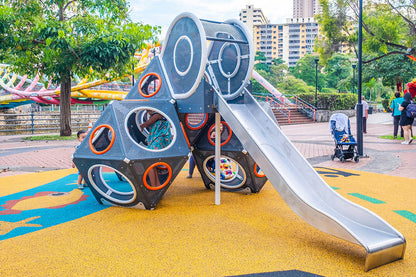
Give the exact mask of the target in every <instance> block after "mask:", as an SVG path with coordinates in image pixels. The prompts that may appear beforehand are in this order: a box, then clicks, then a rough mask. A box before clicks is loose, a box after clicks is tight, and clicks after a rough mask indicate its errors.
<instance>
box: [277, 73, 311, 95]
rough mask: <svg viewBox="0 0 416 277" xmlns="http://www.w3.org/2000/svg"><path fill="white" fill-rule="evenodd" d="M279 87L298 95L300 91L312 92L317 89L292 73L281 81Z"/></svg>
mask: <svg viewBox="0 0 416 277" xmlns="http://www.w3.org/2000/svg"><path fill="white" fill-rule="evenodd" d="M277 88H278V89H279V90H280V91H283V92H285V93H289V94H296V95H297V94H300V93H312V92H314V91H315V87H312V86H309V85H308V84H306V82H305V81H303V80H302V79H297V78H296V77H294V76H290V75H289V76H287V77H286V78H285V79H284V80H283V81H282V82H281V83H279V84H278V86H277Z"/></svg>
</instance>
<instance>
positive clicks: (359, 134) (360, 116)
mask: <svg viewBox="0 0 416 277" xmlns="http://www.w3.org/2000/svg"><path fill="white" fill-rule="evenodd" d="M362 51H363V0H360V1H359V12H358V63H357V65H358V72H357V73H358V84H357V98H358V101H357V102H358V103H357V152H358V155H359V156H360V157H362V156H363V152H364V151H363V104H362V102H361V86H362Z"/></svg>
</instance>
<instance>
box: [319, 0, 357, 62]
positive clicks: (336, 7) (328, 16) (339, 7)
mask: <svg viewBox="0 0 416 277" xmlns="http://www.w3.org/2000/svg"><path fill="white" fill-rule="evenodd" d="M347 2H348V1H344V0H320V1H319V3H320V5H321V8H322V13H320V14H318V15H316V18H317V20H318V22H319V25H320V26H321V30H322V33H323V34H324V35H325V36H324V37H322V38H321V39H319V38H318V37H316V40H315V49H316V51H317V52H318V53H319V55H320V58H321V60H322V63H326V61H327V60H328V59H329V58H330V57H331V56H332V54H333V53H336V52H339V51H340V49H341V47H342V45H345V44H350V45H351V43H353V41H351V40H350V39H351V37H350V35H351V28H350V27H351V23H350V22H349V21H348V16H347V13H348V5H347Z"/></svg>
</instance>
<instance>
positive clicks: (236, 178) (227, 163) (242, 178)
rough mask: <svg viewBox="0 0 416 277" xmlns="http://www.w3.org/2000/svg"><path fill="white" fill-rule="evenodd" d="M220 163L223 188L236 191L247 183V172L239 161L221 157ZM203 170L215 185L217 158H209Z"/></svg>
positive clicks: (205, 161)
mask: <svg viewBox="0 0 416 277" xmlns="http://www.w3.org/2000/svg"><path fill="white" fill-rule="evenodd" d="M220 161H221V163H220V181H221V187H223V188H228V189H236V188H240V187H241V186H243V185H244V184H245V183H246V179H247V176H246V172H245V171H244V168H243V167H242V166H241V165H240V164H239V163H238V162H237V161H235V160H233V159H231V158H229V157H226V156H221V159H220ZM203 169H204V172H205V174H206V175H207V176H208V178H209V179H210V180H211V181H212V182H214V183H215V174H216V172H215V156H209V157H208V158H206V159H205V160H204V162H203Z"/></svg>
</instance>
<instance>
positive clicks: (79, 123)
mask: <svg viewBox="0 0 416 277" xmlns="http://www.w3.org/2000/svg"><path fill="white" fill-rule="evenodd" d="M100 115H101V111H99V110H95V111H94V110H92V111H72V112H71V129H72V131H73V132H76V131H78V130H80V129H87V128H88V123H89V121H90V120H91V122H92V123H94V122H95V121H96V120H97V119H98V118H99V117H100ZM59 126H60V114H59V111H58V110H57V111H52V112H47V111H46V112H45V111H42V112H35V111H32V112H29V113H14V114H0V135H18V134H42V133H59V131H60V127H59Z"/></svg>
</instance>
